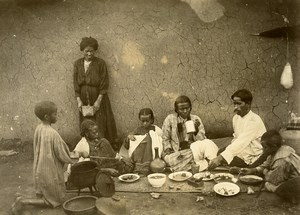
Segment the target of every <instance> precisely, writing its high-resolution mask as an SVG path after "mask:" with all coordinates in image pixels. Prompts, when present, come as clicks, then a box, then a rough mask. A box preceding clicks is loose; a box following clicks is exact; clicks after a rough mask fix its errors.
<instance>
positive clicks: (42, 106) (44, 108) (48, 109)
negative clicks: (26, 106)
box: [34, 101, 57, 120]
mask: <svg viewBox="0 0 300 215" xmlns="http://www.w3.org/2000/svg"><path fill="white" fill-rule="evenodd" d="M55 111H57V106H56V104H55V103H54V102H51V101H42V102H39V103H37V104H36V105H35V107H34V113H35V115H36V116H37V117H38V118H39V119H40V120H45V115H51V114H52V113H54V112H55Z"/></svg>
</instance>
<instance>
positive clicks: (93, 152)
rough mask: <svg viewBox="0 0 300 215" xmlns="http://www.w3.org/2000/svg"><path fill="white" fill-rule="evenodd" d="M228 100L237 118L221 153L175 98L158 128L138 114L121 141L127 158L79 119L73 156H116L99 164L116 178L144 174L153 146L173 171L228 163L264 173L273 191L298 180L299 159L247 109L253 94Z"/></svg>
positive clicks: (184, 101) (184, 100)
mask: <svg viewBox="0 0 300 215" xmlns="http://www.w3.org/2000/svg"><path fill="white" fill-rule="evenodd" d="M231 99H232V101H233V104H234V111H235V113H236V114H235V115H234V117H233V129H234V133H233V139H232V141H231V143H230V144H229V145H228V146H227V147H224V148H220V149H219V148H218V146H217V145H216V144H215V143H214V142H213V141H212V140H209V139H207V138H206V136H205V130H204V126H203V123H202V121H201V119H200V118H199V117H198V116H196V115H193V114H191V110H192V104H191V101H190V99H189V98H188V97H187V96H179V97H178V98H177V99H176V101H175V104H174V106H175V113H172V114H169V115H168V116H167V117H166V119H165V120H164V122H163V126H162V129H160V128H159V127H158V126H156V125H154V124H153V123H154V114H153V111H152V110H151V109H149V108H144V109H141V110H140V112H139V120H140V122H141V125H140V126H139V127H137V128H136V129H135V130H134V131H133V132H132V133H130V134H129V135H128V136H127V137H126V139H125V140H124V144H123V146H124V147H125V148H126V149H127V150H128V158H126V157H121V156H120V155H119V154H118V153H116V152H114V151H113V149H112V147H111V146H110V143H109V142H108V141H107V140H106V139H100V140H98V131H97V125H96V124H95V123H94V122H93V121H91V120H85V121H83V123H82V125H81V130H82V137H83V138H82V140H81V141H80V142H79V143H78V144H77V146H76V148H75V149H74V152H75V153H77V154H78V155H79V156H82V157H89V155H90V156H91V157H93V156H96V157H101V158H103V157H115V158H116V159H115V160H116V161H115V162H112V160H109V162H101V167H103V168H113V169H116V170H117V171H118V172H119V174H124V173H128V172H137V173H141V174H148V173H150V168H149V167H150V162H151V161H152V160H153V159H154V156H155V154H154V148H155V147H157V148H158V149H159V156H160V157H161V158H162V159H163V160H164V161H165V162H166V164H167V166H168V167H169V168H170V169H171V170H172V171H182V170H190V169H191V165H192V163H196V164H199V166H200V169H201V170H205V169H209V170H212V169H214V168H216V167H218V166H220V165H229V166H231V167H232V168H231V171H232V173H239V172H240V171H241V172H242V173H244V174H264V176H265V179H266V182H268V183H266V189H267V190H269V191H273V192H274V191H275V190H276V188H277V187H278V186H279V185H280V184H281V183H283V182H284V181H286V180H288V179H291V178H294V177H298V176H300V158H299V156H298V155H297V154H296V153H295V150H294V149H292V148H291V147H289V146H286V145H282V138H281V136H280V134H279V133H278V132H277V131H275V130H270V131H266V128H265V125H264V123H263V121H262V119H261V118H260V117H259V116H258V115H257V114H255V113H253V112H252V111H251V102H252V94H251V92H250V91H248V90H246V89H241V90H238V91H236V92H235V93H234V94H233V95H232V96H231ZM188 120H192V121H193V122H194V125H195V132H193V133H188V132H187V128H186V124H185V122H186V121H188ZM81 159H83V158H81ZM96 160H97V159H96ZM98 161H99V160H98ZM287 170H288V171H287Z"/></svg>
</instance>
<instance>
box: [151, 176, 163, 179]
mask: <svg viewBox="0 0 300 215" xmlns="http://www.w3.org/2000/svg"><path fill="white" fill-rule="evenodd" d="M150 178H152V179H159V178H164V176H161V175H156V176H152V177H150Z"/></svg>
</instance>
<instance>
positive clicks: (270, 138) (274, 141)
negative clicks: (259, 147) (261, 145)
mask: <svg viewBox="0 0 300 215" xmlns="http://www.w3.org/2000/svg"><path fill="white" fill-rule="evenodd" d="M261 141H265V143H266V144H267V145H268V146H271V147H274V146H276V147H278V148H279V147H280V146H281V145H282V137H281V135H280V133H279V132H278V131H276V130H269V131H267V132H265V133H264V134H263V135H262V137H261Z"/></svg>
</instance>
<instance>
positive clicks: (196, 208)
mask: <svg viewBox="0 0 300 215" xmlns="http://www.w3.org/2000/svg"><path fill="white" fill-rule="evenodd" d="M21 151H22V150H21ZM0 172H1V174H0V181H1V190H0V215H7V214H9V209H10V205H11V204H12V203H13V201H14V199H15V197H16V194H17V193H20V194H24V195H32V194H34V189H33V178H32V158H31V155H30V150H23V152H20V153H19V154H18V155H14V156H11V157H9V158H3V157H0ZM117 195H119V196H120V197H121V198H122V199H124V201H125V202H126V206H127V208H128V210H129V212H130V214H132V215H140V214H166V215H167V214H172V215H173V214H211V215H213V214H242V215H251V214H300V206H299V205H298V206H295V205H292V204H290V203H287V202H284V201H283V200H281V199H280V198H278V197H277V196H275V195H274V194H271V193H267V192H262V194H261V195H260V196H259V197H258V198H256V197H255V195H247V194H246V193H240V194H238V195H236V196H234V197H227V198H223V197H220V196H217V195H215V194H211V195H210V196H203V197H204V200H203V201H199V202H196V198H197V196H198V195H199V194H196V193H176V194H174V193H163V194H162V196H161V197H160V198H159V199H152V198H151V196H150V195H149V193H124V192H117ZM73 196H76V194H75V193H71V194H68V197H70V198H71V197H73ZM25 214H32V215H63V214H64V212H63V209H62V208H57V209H45V208H33V207H29V208H27V209H26V212H25Z"/></svg>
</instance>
